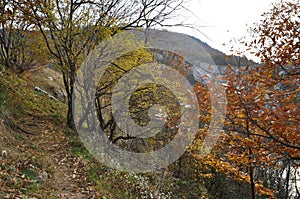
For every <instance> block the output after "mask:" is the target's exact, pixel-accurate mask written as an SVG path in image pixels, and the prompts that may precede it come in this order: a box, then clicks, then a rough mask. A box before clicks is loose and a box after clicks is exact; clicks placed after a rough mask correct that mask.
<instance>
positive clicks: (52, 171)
mask: <svg viewBox="0 0 300 199" xmlns="http://www.w3.org/2000/svg"><path fill="white" fill-rule="evenodd" d="M47 76H54V77H57V79H56V80H55V81H53V82H51V81H47ZM55 82H58V83H55ZM60 82H61V81H60V79H59V76H57V75H56V74H55V73H54V71H51V70H49V69H46V68H43V69H39V70H38V71H34V72H30V73H26V74H25V75H24V76H22V77H21V78H20V77H18V76H17V75H15V74H7V73H5V74H3V76H2V77H1V80H0V90H1V93H0V106H1V111H0V118H2V119H1V122H0V151H1V156H0V198H18V197H19V198H30V197H33V198H34V197H35V198H87V197H89V196H93V195H95V196H96V195H97V193H96V192H95V191H93V190H95V188H94V183H92V181H91V182H89V178H88V177H87V176H88V172H87V170H88V169H89V162H88V161H89V160H88V159H87V158H84V156H85V154H88V153H87V152H85V151H84V148H83V147H82V145H81V144H80V142H79V140H78V138H77V136H76V134H74V133H73V132H72V131H70V130H68V129H67V128H66V127H65V126H64V121H65V117H64V113H65V111H66V105H65V104H63V103H62V102H59V101H55V100H50V99H49V98H48V97H47V96H44V95H42V94H39V93H37V92H35V91H34V89H33V87H34V86H39V87H41V88H42V89H47V88H50V87H53V86H56V87H60V86H61V83H60ZM8 120H11V121H13V123H14V124H16V125H18V126H19V127H21V128H22V129H24V130H26V131H29V132H31V133H33V134H34V135H31V134H25V133H22V132H16V131H14V130H15V129H14V128H11V126H9V125H7V121H8ZM74 152H75V153H74ZM90 161H93V160H92V159H91V160H90ZM42 175H44V176H47V179H46V177H41V176H42Z"/></svg>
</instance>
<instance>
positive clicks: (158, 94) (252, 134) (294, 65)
mask: <svg viewBox="0 0 300 199" xmlns="http://www.w3.org/2000/svg"><path fill="white" fill-rule="evenodd" d="M182 6H183V2H182V1H176V0H172V1H167V0H141V1H122V0H113V1H100V0H99V1H81V0H80V1H79V0H78V1H77V0H71V1H66V0H63V1H54V0H46V1H44V0H43V1H42V0H34V1H29V0H28V1H27V0H23V1H18V0H13V1H8V0H0V10H1V13H0V19H1V20H0V152H1V154H0V198H222V199H226V198H228V199H230V198H245V199H246V198H251V199H256V198H279V199H281V198H282V199H283V198H285V199H297V198H299V197H300V187H299V184H300V180H299V177H300V174H299V165H300V164H299V161H300V156H299V154H300V141H299V140H300V132H299V130H300V129H299V126H300V117H299V115H300V109H299V107H300V106H299V105H300V95H299V89H300V86H299V84H300V70H299V69H300V61H299V58H300V37H299V35H300V28H299V27H300V17H299V13H300V2H299V0H293V1H281V2H279V3H276V4H273V7H272V9H271V10H269V11H268V12H266V13H265V14H264V15H263V20H262V21H260V22H259V23H257V24H256V25H255V26H254V27H253V28H252V29H251V32H250V34H251V35H252V37H253V41H252V42H250V43H245V45H246V46H247V47H249V50H254V51H255V52H254V53H256V55H257V56H258V57H260V58H261V61H262V63H261V64H259V65H258V64H254V63H252V62H248V61H247V60H246V59H240V61H239V62H238V63H235V62H233V61H232V60H225V58H224V60H221V58H220V56H219V55H218V53H217V52H216V51H213V49H210V48H209V47H207V49H210V50H208V51H209V52H211V53H212V54H213V55H212V56H213V58H214V59H215V60H216V62H218V63H220V64H222V65H223V64H224V65H228V66H227V67H226V69H225V68H224V70H223V71H225V72H224V78H223V79H222V82H224V87H225V89H226V96H227V107H226V118H225V120H224V127H223V129H222V134H221V136H220V138H219V140H218V143H217V144H216V145H215V146H214V148H213V150H212V152H211V153H210V154H207V155H205V156H200V154H199V150H200V149H201V146H202V143H203V140H204V138H205V136H206V135H207V132H208V127H209V123H210V120H211V116H212V111H213V110H212V107H211V104H210V103H211V102H210V99H212V97H216V96H212V95H213V93H210V92H209V89H208V85H207V84H205V83H204V82H198V83H196V84H194V85H193V91H194V92H195V94H196V96H197V99H198V105H199V112H200V115H199V129H198V131H197V133H196V137H195V139H194V141H193V143H192V144H191V146H190V147H189V148H188V149H187V150H186V152H185V153H184V154H183V155H182V156H181V157H180V158H179V159H178V160H176V161H175V162H173V163H172V164H171V165H169V166H167V167H166V168H163V169H161V170H157V171H155V172H148V173H143V174H137V173H131V172H121V171H118V170H114V169H111V168H108V167H107V166H105V165H103V164H102V163H100V162H99V161H98V160H96V159H95V158H94V157H93V155H92V154H90V153H89V151H88V150H86V148H85V146H84V145H83V144H82V142H81V141H80V139H79V137H78V135H77V134H76V133H75V130H74V118H73V110H72V102H73V94H74V84H75V78H76V75H79V74H78V73H77V72H78V69H79V67H80V65H81V63H82V62H83V60H84V59H85V58H86V56H87V55H88V54H89V53H90V52H91V51H92V50H93V49H94V48H95V46H96V45H97V44H99V43H100V42H101V41H103V40H105V39H108V38H110V37H111V36H113V35H114V34H116V33H119V32H121V31H125V30H127V29H130V28H133V27H139V28H146V29H147V28H150V27H153V26H155V25H163V24H164V23H165V22H166V20H167V19H168V18H171V17H172V16H173V15H174V14H175V13H177V11H178V10H179V9H180V8H182ZM132 8H135V9H132ZM125 42H126V41H125ZM197 42H199V43H201V41H199V40H197ZM127 45H129V46H130V45H131V43H130V42H128V43H127ZM141 46H142V45H141ZM158 57H160V58H158ZM159 59H160V60H159ZM231 59H232V58H231ZM153 60H156V61H160V62H162V63H165V64H167V65H169V66H171V67H173V69H175V70H177V71H179V72H180V73H181V74H182V75H183V76H185V77H187V75H188V71H189V69H190V68H191V65H190V63H188V62H187V61H184V57H182V56H180V55H178V54H176V53H175V52H174V53H173V52H162V51H160V50H153V49H151V50H149V49H148V50H147V49H144V48H141V49H140V50H136V51H133V52H130V53H127V54H125V55H123V56H122V57H120V58H118V59H117V60H115V62H114V63H111V65H109V66H108V67H107V68H106V71H105V73H104V75H103V76H102V77H101V78H100V79H99V84H98V85H97V92H96V93H95V101H94V103H95V104H96V105H97V110H96V113H97V116H98V117H97V119H98V121H97V122H98V123H99V124H100V127H101V128H102V130H103V131H104V132H105V133H106V136H107V137H108V138H109V141H110V142H112V143H114V144H117V145H118V146H120V147H121V148H123V149H126V150H129V151H134V152H149V151H151V150H157V149H160V148H162V147H164V146H165V145H166V144H167V143H168V142H170V140H172V139H173V137H174V135H175V134H176V133H178V128H177V126H178V124H179V123H180V118H179V117H180V114H179V113H180V110H179V108H178V107H180V104H178V102H176V100H174V99H175V96H174V95H173V94H172V93H171V92H170V91H169V90H168V89H167V88H165V87H163V86H161V85H157V84H151V85H145V86H142V87H139V88H138V89H137V90H136V92H135V93H134V94H133V96H131V101H130V104H129V107H130V114H131V115H130V116H131V118H132V119H133V120H134V121H135V122H136V123H138V124H139V125H140V126H143V125H145V124H147V122H149V121H148V110H149V108H150V107H152V106H153V105H155V104H162V105H163V106H164V108H165V109H166V110H167V111H166V114H167V115H168V119H167V120H166V123H165V125H164V128H163V130H162V131H161V132H160V133H159V134H157V135H155V136H153V137H151V138H145V139H144V138H136V137H134V136H132V137H130V136H129V135H128V134H126V132H122V131H121V130H120V128H119V127H118V126H117V125H116V121H115V119H114V117H113V116H112V114H111V106H112V104H111V95H112V89H113V87H114V86H115V85H116V83H117V82H118V81H119V80H120V78H121V77H122V76H124V75H125V74H126V73H127V72H129V71H130V70H132V69H134V68H135V67H136V66H138V65H140V64H142V63H148V62H151V61H153ZM235 64H237V65H235ZM243 64H245V66H244V65H243ZM36 86H38V87H40V88H42V89H44V90H46V91H49V93H50V94H51V95H52V96H55V97H54V98H51V97H49V96H47V95H44V94H43V93H41V92H38V91H36V90H35V89H34V88H35V87H36ZM62 88H64V89H65V92H66V97H67V101H66V102H64V101H63V99H62V98H59V97H57V96H58V91H61V89H62ZM122 92H123V91H122ZM83 94H85V93H83ZM118 94H120V95H121V94H122V93H121V92H120V93H118ZM216 94H218V93H216ZM88 119H90V118H83V120H82V121H81V125H82V126H84V127H85V128H89V126H88V125H89V122H87V120H88ZM187 124H188V123H186V124H185V125H187ZM145 146H147V147H146V148H145Z"/></svg>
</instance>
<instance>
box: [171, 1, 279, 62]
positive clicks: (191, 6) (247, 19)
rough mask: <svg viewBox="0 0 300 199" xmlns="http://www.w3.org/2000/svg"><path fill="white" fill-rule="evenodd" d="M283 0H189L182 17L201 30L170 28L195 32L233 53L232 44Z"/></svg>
mask: <svg viewBox="0 0 300 199" xmlns="http://www.w3.org/2000/svg"><path fill="white" fill-rule="evenodd" d="M279 1H280V0H226V1H224V0H187V2H186V4H185V5H186V7H187V9H188V10H189V11H186V12H183V13H182V16H180V19H183V20H184V22H185V23H187V24H192V26H193V27H195V29H197V30H194V29H192V28H184V27H171V28H168V29H169V30H170V31H176V32H182V33H187V34H189V35H192V36H195V37H197V38H199V39H201V40H202V41H204V42H206V43H208V44H209V45H210V46H212V47H214V48H216V49H218V50H220V51H222V52H224V53H227V54H230V51H229V49H230V46H232V45H234V44H237V40H238V39H239V38H241V37H243V36H246V37H247V36H248V35H249V33H248V32H247V29H249V27H251V26H253V23H255V22H259V21H260V20H261V19H262V17H261V15H262V14H263V13H264V12H266V11H268V10H269V9H270V8H271V4H272V3H276V2H279ZM230 40H232V41H231V42H230ZM223 44H225V46H224V45H223ZM236 48H237V49H239V48H240V47H236ZM237 49H236V50H237ZM246 56H247V57H249V58H250V59H253V60H255V61H258V60H257V59H256V58H255V57H253V55H250V54H246Z"/></svg>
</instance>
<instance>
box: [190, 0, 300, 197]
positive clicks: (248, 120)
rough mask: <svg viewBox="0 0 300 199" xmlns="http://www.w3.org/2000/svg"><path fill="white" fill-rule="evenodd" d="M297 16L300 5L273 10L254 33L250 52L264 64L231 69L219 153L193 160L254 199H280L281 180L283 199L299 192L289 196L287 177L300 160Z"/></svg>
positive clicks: (276, 6) (289, 4)
mask: <svg viewBox="0 0 300 199" xmlns="http://www.w3.org/2000/svg"><path fill="white" fill-rule="evenodd" d="M299 13H300V3H299V0H296V1H290V2H289V1H282V2H280V3H277V4H273V8H272V9H271V10H270V11H269V12H266V13H265V14H264V15H263V17H264V19H263V20H262V21H261V22H260V23H258V24H256V26H255V27H254V28H253V29H252V36H253V41H252V42H251V43H250V44H246V46H247V47H251V48H254V50H257V54H256V55H257V56H259V57H260V58H261V61H262V64H260V65H254V66H244V67H243V66H240V67H234V66H229V67H228V68H227V71H226V74H225V75H226V82H227V83H226V92H227V100H228V101H227V104H228V105H227V115H226V122H225V127H224V130H225V134H224V137H222V139H220V143H219V144H220V145H219V146H216V147H215V153H213V154H211V155H209V156H208V157H205V158H199V156H198V155H197V154H196V155H195V157H196V158H198V159H199V160H201V161H202V162H203V163H204V164H207V165H209V166H210V167H212V168H214V169H215V170H217V172H222V173H226V174H227V175H228V176H231V177H232V178H234V179H237V180H241V181H244V182H247V183H248V184H249V187H250V192H251V197H252V198H253V199H254V198H256V197H257V196H258V195H260V194H263V195H269V196H270V197H275V196H282V195H283V193H280V192H279V193H276V191H277V188H279V187H278V185H277V182H278V181H279V179H281V182H284V183H285V186H284V187H282V186H280V189H281V190H284V192H285V193H284V197H285V198H289V197H290V198H298V197H299V191H298V192H297V191H295V193H294V195H293V196H291V190H295V188H293V189H292V188H291V184H289V181H290V182H291V181H293V180H290V178H294V177H293V176H292V175H291V173H293V172H289V171H291V170H292V171H294V170H297V165H299V162H298V161H299V159H300V157H299V154H300V153H299V152H300V139H299V138H300V137H299V135H300V132H299V126H300V117H299V115H300V109H299V105H300V96H299V89H300V85H299V82H300V71H299V69H300V62H299V57H300V43H299V39H300V38H299V35H300V28H299V27H300V17H299ZM200 141H201V139H200ZM290 165H293V166H292V167H290ZM291 168H292V169H291ZM276 171H282V172H283V171H284V172H287V174H286V176H284V175H283V174H282V173H280V172H276ZM262 173H265V175H262ZM267 173H268V174H269V175H268V178H270V179H268V182H266V179H265V176H266V175H267ZM275 176H276V178H277V179H276V180H273V183H272V178H273V179H274V178H275ZM297 183H299V181H298V182H297ZM271 190H273V191H271Z"/></svg>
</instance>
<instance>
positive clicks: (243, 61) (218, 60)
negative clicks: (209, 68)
mask: <svg viewBox="0 0 300 199" xmlns="http://www.w3.org/2000/svg"><path fill="white" fill-rule="evenodd" d="M189 37H191V38H193V39H194V40H196V41H197V42H198V43H199V44H200V45H201V46H202V47H203V48H205V50H206V51H207V52H208V53H209V54H210V56H211V57H212V59H213V60H214V62H215V64H216V65H218V66H226V65H228V64H230V65H233V66H238V65H240V66H246V65H254V64H256V63H255V62H253V61H251V60H248V59H247V58H246V57H239V56H231V57H229V56H228V55H226V54H224V53H223V52H221V51H219V50H217V49H214V48H212V47H211V46H209V45H208V44H207V43H205V42H202V41H201V40H200V39H198V38H196V37H193V36H189ZM227 57H228V58H229V59H228V60H226V58H227ZM239 62H240V63H239Z"/></svg>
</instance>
